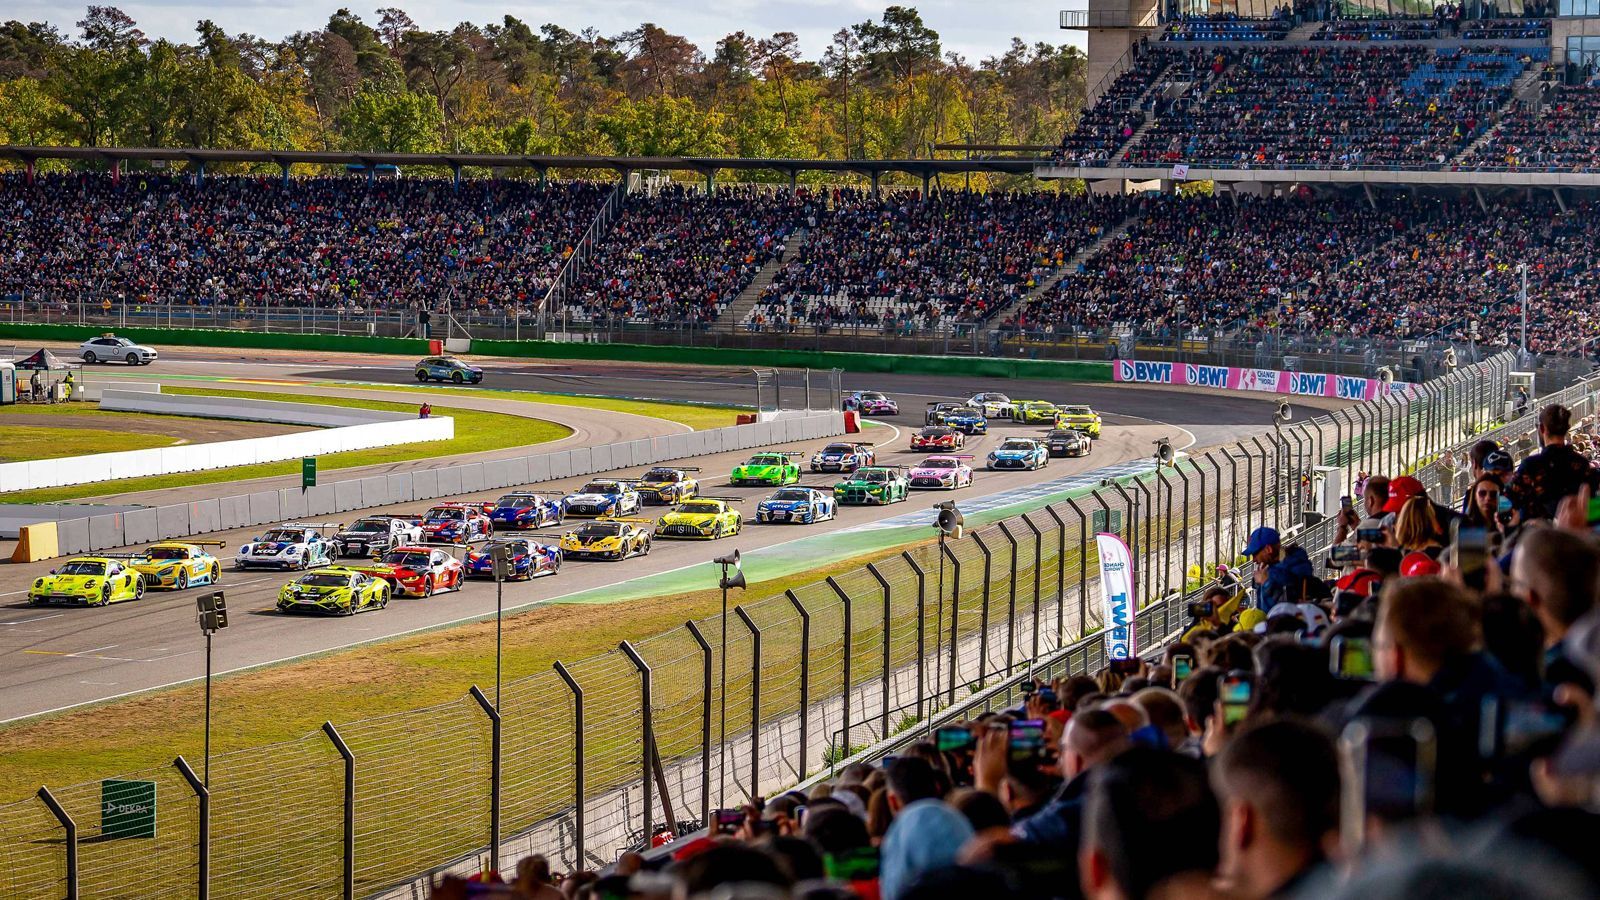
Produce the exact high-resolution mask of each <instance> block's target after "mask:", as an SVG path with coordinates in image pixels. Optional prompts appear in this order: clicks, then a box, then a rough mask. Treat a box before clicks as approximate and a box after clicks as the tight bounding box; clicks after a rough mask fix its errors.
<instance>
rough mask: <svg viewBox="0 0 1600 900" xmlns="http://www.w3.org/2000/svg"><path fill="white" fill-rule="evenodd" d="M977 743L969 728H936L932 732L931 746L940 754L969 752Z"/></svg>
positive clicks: (949, 726)
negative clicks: (960, 751)
mask: <svg viewBox="0 0 1600 900" xmlns="http://www.w3.org/2000/svg"><path fill="white" fill-rule="evenodd" d="M977 742H978V739H977V737H975V736H974V735H973V733H972V729H970V728H960V727H956V726H953V725H947V726H945V727H944V728H936V729H934V732H933V745H934V746H935V747H937V748H938V749H939V751H940V752H942V753H949V752H953V751H959V750H971V749H972V748H973V746H974V745H975V744H976V743H977Z"/></svg>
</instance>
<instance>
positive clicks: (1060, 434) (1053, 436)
mask: <svg viewBox="0 0 1600 900" xmlns="http://www.w3.org/2000/svg"><path fill="white" fill-rule="evenodd" d="M1077 436H1078V433H1077V432H1076V431H1067V430H1066V429H1061V430H1058V431H1052V432H1050V440H1052V441H1070V440H1073V439H1074V438H1076V437H1077Z"/></svg>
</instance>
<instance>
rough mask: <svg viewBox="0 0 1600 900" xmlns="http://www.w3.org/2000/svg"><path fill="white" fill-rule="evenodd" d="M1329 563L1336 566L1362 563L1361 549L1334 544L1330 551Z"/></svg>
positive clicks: (1349, 545)
mask: <svg viewBox="0 0 1600 900" xmlns="http://www.w3.org/2000/svg"><path fill="white" fill-rule="evenodd" d="M1328 561H1329V562H1331V563H1333V564H1334V565H1336V566H1348V565H1352V564H1354V563H1359V562H1361V548H1360V547H1358V546H1356V545H1355V544H1334V545H1333V547H1332V549H1330V550H1329V551H1328Z"/></svg>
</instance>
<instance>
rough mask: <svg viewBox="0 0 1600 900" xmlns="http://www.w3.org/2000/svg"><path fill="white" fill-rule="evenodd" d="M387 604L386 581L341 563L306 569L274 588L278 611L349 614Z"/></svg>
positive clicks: (387, 589)
mask: <svg viewBox="0 0 1600 900" xmlns="http://www.w3.org/2000/svg"><path fill="white" fill-rule="evenodd" d="M388 605H389V584H388V582H386V581H384V580H383V579H382V578H373V577H372V576H371V575H368V574H367V573H365V572H358V571H356V570H354V569H346V568H344V567H342V566H329V567H327V568H323V569H316V570H313V571H310V572H307V573H305V574H304V575H301V576H300V577H299V578H296V579H295V580H293V581H291V582H289V583H288V584H286V585H284V586H283V588H282V589H280V590H279V591H278V612H281V613H302V612H310V613H330V614H332V615H336V616H353V615H355V614H356V613H358V612H365V611H367V610H369V609H383V608H384V607H385V606H388Z"/></svg>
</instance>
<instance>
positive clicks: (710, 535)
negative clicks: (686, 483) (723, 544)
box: [656, 497, 744, 540]
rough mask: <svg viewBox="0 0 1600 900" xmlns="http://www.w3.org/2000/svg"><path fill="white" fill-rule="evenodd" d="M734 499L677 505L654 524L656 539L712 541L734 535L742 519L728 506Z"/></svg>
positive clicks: (714, 498)
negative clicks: (699, 539) (700, 539)
mask: <svg viewBox="0 0 1600 900" xmlns="http://www.w3.org/2000/svg"><path fill="white" fill-rule="evenodd" d="M739 502H741V500H740V498H738V497H696V498H695V499H693V500H686V501H684V502H683V503H680V504H678V505H677V507H676V508H674V509H673V510H672V511H670V512H668V513H666V514H665V515H663V516H662V517H661V518H660V519H659V520H658V521H657V522H656V537H662V538H702V539H704V540H716V539H717V538H722V537H730V536H732V535H735V534H738V533H739V530H740V529H741V528H743V527H744V518H743V517H742V516H740V515H739V513H738V512H737V511H735V510H734V508H733V507H732V506H731V505H730V504H733V503H739Z"/></svg>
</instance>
